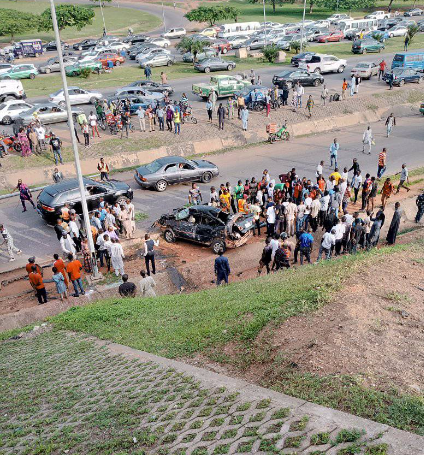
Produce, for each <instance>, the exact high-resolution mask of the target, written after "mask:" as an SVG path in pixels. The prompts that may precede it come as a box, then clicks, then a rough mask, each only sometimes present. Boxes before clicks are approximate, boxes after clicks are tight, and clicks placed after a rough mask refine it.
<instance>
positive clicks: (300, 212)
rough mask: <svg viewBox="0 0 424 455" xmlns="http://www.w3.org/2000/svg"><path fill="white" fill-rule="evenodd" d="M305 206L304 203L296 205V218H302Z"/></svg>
mask: <svg viewBox="0 0 424 455" xmlns="http://www.w3.org/2000/svg"><path fill="white" fill-rule="evenodd" d="M305 211H306V207H305V204H301V205H298V206H297V217H298V218H303V216H304V215H305Z"/></svg>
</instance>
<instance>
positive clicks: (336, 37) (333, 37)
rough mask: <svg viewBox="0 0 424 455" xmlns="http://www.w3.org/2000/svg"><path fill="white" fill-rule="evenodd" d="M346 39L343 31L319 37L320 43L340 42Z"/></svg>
mask: <svg viewBox="0 0 424 455" xmlns="http://www.w3.org/2000/svg"><path fill="white" fill-rule="evenodd" d="M343 38H344V34H343V32H342V31H341V30H337V31H335V32H331V33H328V34H324V35H321V36H318V38H317V39H316V40H317V41H318V43H329V42H340V41H341V40H342V39H343Z"/></svg>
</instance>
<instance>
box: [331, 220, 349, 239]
mask: <svg viewBox="0 0 424 455" xmlns="http://www.w3.org/2000/svg"><path fill="white" fill-rule="evenodd" d="M334 229H335V230H336V234H335V237H336V240H341V239H342V238H343V234H344V233H345V231H346V226H345V225H344V224H343V223H338V224H336V225H335V226H334Z"/></svg>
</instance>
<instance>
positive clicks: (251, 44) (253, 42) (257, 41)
mask: <svg viewBox="0 0 424 455" xmlns="http://www.w3.org/2000/svg"><path fill="white" fill-rule="evenodd" d="M264 46H265V38H250V39H248V40H247V41H246V42H245V43H244V47H245V48H246V49H247V50H248V51H250V50H255V49H263V48H264Z"/></svg>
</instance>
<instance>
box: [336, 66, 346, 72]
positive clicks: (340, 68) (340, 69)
mask: <svg viewBox="0 0 424 455" xmlns="http://www.w3.org/2000/svg"><path fill="white" fill-rule="evenodd" d="M344 70H345V67H344V66H343V65H341V66H339V69H338V70H337V72H338V73H343V71H344Z"/></svg>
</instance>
